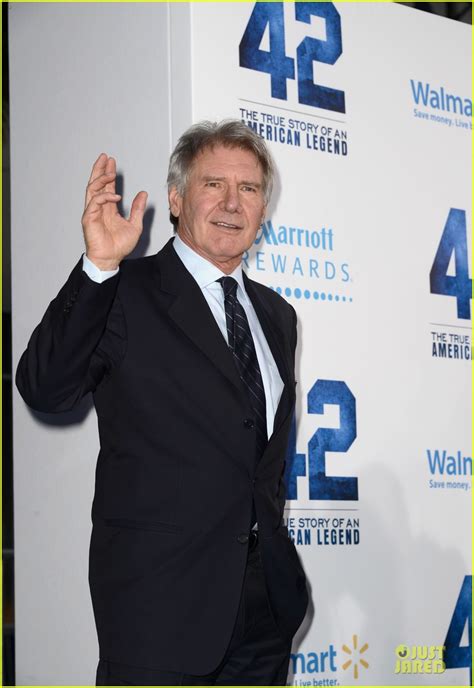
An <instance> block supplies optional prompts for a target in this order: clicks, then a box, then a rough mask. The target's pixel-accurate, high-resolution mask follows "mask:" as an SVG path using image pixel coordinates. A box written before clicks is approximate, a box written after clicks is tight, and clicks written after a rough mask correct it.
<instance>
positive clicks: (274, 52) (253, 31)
mask: <svg viewBox="0 0 474 688" xmlns="http://www.w3.org/2000/svg"><path fill="white" fill-rule="evenodd" d="M294 7H295V19H296V21H299V22H304V23H306V24H310V23H311V17H313V16H314V17H321V18H322V19H324V20H325V23H326V40H321V39H318V38H313V37H311V36H306V38H304V39H303V40H302V41H301V43H300V44H299V46H298V48H297V51H296V64H297V68H296V71H297V77H298V101H299V102H300V103H303V104H304V105H312V106H313V107H318V108H324V109H325V110H334V111H336V112H345V111H346V105H345V97H344V91H339V90H337V89H335V88H329V86H321V85H320V84H315V83H314V81H313V62H323V63H325V64H330V65H333V64H334V63H335V62H336V61H337V60H338V59H339V57H340V56H341V55H342V37H341V17H340V15H339V12H338V11H337V9H336V8H335V7H334V4H333V3H332V2H295V3H294ZM267 26H268V31H269V39H270V46H269V47H270V50H268V51H267V50H261V49H260V44H261V42H262V39H263V36H264V34H265V31H266V29H267ZM239 55H240V66H241V67H247V68H248V69H253V70H256V71H258V72H265V73H266V74H270V81H271V94H272V98H281V99H282V100H287V92H286V81H287V79H294V78H295V61H294V59H293V58H292V57H288V56H287V55H286V53H285V22H284V11H283V3H282V2H256V3H255V7H254V9H253V12H252V14H251V15H250V19H249V23H248V24H247V28H246V29H245V32H244V35H243V37H242V40H241V42H240V46H239Z"/></svg>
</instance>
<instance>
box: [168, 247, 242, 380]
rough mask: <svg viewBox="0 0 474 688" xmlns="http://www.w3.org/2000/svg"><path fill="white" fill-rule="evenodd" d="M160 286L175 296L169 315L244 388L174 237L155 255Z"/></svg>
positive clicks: (221, 369)
mask: <svg viewBox="0 0 474 688" xmlns="http://www.w3.org/2000/svg"><path fill="white" fill-rule="evenodd" d="M156 258H157V262H158V266H159V277H160V287H161V289H162V290H163V291H165V292H167V293H168V294H172V295H173V296H174V298H173V299H170V303H169V306H168V315H169V316H170V318H171V319H172V320H173V321H174V322H175V323H176V325H177V326H178V327H179V328H180V329H181V330H182V331H183V332H184V334H185V335H186V336H187V337H189V339H191V340H192V341H193V342H194V344H195V345H196V346H197V347H199V349H200V350H201V351H202V352H203V353H204V354H205V355H206V356H207V357H208V358H209V359H210V360H211V361H212V363H213V364H214V365H215V366H217V368H219V370H220V371H221V372H222V373H223V375H225V377H226V378H227V379H228V380H229V381H230V382H231V383H232V384H233V385H234V386H235V387H237V388H238V389H239V391H242V383H241V381H240V378H239V374H238V372H237V368H236V366H235V364H234V361H233V360H232V355H231V354H230V352H229V348H228V346H227V344H226V341H225V339H224V337H223V336H222V332H221V331H220V329H219V326H218V325H217V323H216V321H215V318H214V316H213V315H212V312H211V310H210V308H209V306H208V304H207V301H206V299H205V298H204V296H203V293H202V291H201V289H200V288H199V286H198V284H197V282H196V281H195V279H194V278H193V277H192V275H191V274H190V273H189V272H188V270H187V269H186V268H185V266H184V265H183V263H182V261H181V260H180V259H179V257H178V255H177V253H176V251H175V250H174V248H173V240H172V239H171V240H170V241H169V242H168V243H167V244H166V245H165V247H164V248H163V249H162V250H161V251H160V252H159V253H158V254H157V256H156Z"/></svg>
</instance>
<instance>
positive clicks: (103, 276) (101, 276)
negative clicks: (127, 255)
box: [82, 254, 119, 284]
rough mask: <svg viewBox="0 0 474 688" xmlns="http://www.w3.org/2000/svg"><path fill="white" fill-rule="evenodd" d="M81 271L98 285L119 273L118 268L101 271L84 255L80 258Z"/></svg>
mask: <svg viewBox="0 0 474 688" xmlns="http://www.w3.org/2000/svg"><path fill="white" fill-rule="evenodd" d="M99 262H100V261H99ZM82 269H83V270H84V272H85V273H86V275H87V276H88V277H89V278H90V279H91V280H92V281H93V282H97V283H98V284H102V282H105V281H106V280H108V279H110V278H111V277H114V276H115V275H116V274H117V273H118V271H119V268H118V266H117V267H116V268H114V269H112V270H102V269H101V268H99V266H98V265H96V264H95V263H94V262H93V261H92V260H91V259H90V258H89V257H88V256H87V255H86V254H84V255H83V257H82Z"/></svg>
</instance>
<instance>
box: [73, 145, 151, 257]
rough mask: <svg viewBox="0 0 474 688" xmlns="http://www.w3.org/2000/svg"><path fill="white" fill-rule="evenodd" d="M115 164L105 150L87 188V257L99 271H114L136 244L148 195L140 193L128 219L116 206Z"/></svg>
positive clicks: (84, 218)
mask: <svg viewBox="0 0 474 688" xmlns="http://www.w3.org/2000/svg"><path fill="white" fill-rule="evenodd" d="M115 178H116V163H115V160H114V158H110V157H109V156H108V155H107V154H106V153H101V154H100V155H99V157H98V158H97V160H96V161H95V163H94V165H93V167H92V172H91V176H90V178H89V183H88V185H87V189H86V202H85V210H84V213H83V215H82V227H83V230H84V239H85V242H86V255H87V257H88V258H89V259H90V260H91V261H92V262H93V263H94V264H95V265H96V266H97V267H98V268H99V269H100V270H114V269H115V268H116V267H118V265H119V264H120V262H121V261H122V260H123V258H125V256H127V255H128V254H129V253H131V251H133V249H134V248H135V246H136V245H137V242H138V239H139V238H140V235H141V233H142V229H143V214H144V212H145V208H146V201H147V196H148V194H147V193H146V191H140V192H139V193H137V195H136V196H135V198H134V199H133V202H132V207H131V209H130V215H129V217H128V219H125V218H124V217H122V215H120V213H119V211H118V209H117V202H118V201H119V200H120V196H119V194H117V193H115Z"/></svg>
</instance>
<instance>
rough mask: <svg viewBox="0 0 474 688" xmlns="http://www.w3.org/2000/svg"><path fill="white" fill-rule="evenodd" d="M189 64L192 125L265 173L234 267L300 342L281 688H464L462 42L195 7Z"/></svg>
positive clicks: (264, 7)
mask: <svg viewBox="0 0 474 688" xmlns="http://www.w3.org/2000/svg"><path fill="white" fill-rule="evenodd" d="M191 46H192V48H191V69H192V79H191V80H192V94H193V97H192V117H193V120H194V121H197V120H200V119H213V120H215V119H220V118H221V117H228V116H230V117H237V118H239V119H241V120H242V121H243V122H245V123H246V124H247V125H248V126H249V127H251V128H252V129H254V130H255V131H256V132H257V133H259V134H260V135H261V136H263V137H264V139H265V140H266V141H267V142H268V144H269V146H270V148H271V151H272V153H273V155H274V157H275V160H276V162H277V166H278V171H279V176H278V181H277V188H276V193H275V198H274V199H273V201H272V203H271V206H270V208H269V210H268V213H267V217H266V220H265V222H264V223H263V226H262V230H261V232H260V233H259V235H258V237H257V240H256V242H255V246H254V247H253V248H252V250H251V251H250V252H249V254H248V255H247V256H246V257H245V262H246V265H247V267H248V271H249V274H250V275H251V276H252V277H253V278H254V279H256V280H258V281H260V282H263V283H264V284H266V285H268V286H270V287H271V288H272V289H275V290H276V291H277V292H278V293H279V294H282V295H283V296H284V297H285V298H286V299H288V301H289V302H290V303H291V304H292V305H293V306H294V308H295V309H296V312H297V314H298V320H299V348H298V365H297V379H298V386H297V390H298V391H299V398H298V406H297V412H296V418H295V427H294V434H293V438H292V442H291V447H290V451H289V456H288V463H287V472H286V477H287V487H288V502H287V508H286V511H285V522H286V524H287V526H288V529H289V532H290V535H291V537H292V538H293V539H294V541H295V543H296V545H297V548H298V552H299V555H300V556H301V559H302V561H303V563H304V566H305V569H306V571H307V574H308V577H309V581H310V586H311V597H312V605H311V609H310V611H309V613H308V616H307V618H306V620H305V622H304V625H303V628H302V629H301V631H300V632H299V634H298V637H297V638H296V639H295V643H294V646H293V654H292V661H291V664H290V669H291V673H290V676H289V678H288V683H289V684H290V683H291V684H294V685H298V686H305V685H306V686H310V685H319V686H331V685H340V684H347V685H352V684H354V685H356V684H365V685H370V684H430V685H465V684H467V683H468V681H469V667H470V665H471V533H470V523H471V518H470V508H471V507H470V505H471V471H472V462H471V450H470V405H469V404H470V365H471V333H470V328H471V288H472V283H471V277H470V271H469V259H470V255H471V253H470V245H469V234H470V232H468V228H469V227H470V225H471V206H470V188H471V184H470V146H471V129H472V127H471V115H472V101H471V99H470V98H471V93H470V83H471V78H470V31H469V27H466V26H463V25H459V24H458V23H455V22H451V21H448V20H445V19H440V18H439V17H436V16H432V15H427V14H426V13H423V12H417V11H411V10H407V8H404V7H400V6H395V5H387V4H384V3H382V4H377V3H367V4H366V3H354V4H352V3H351V4H349V3H330V2H295V3H293V2H285V3H282V2H271V3H256V4H251V3H230V4H227V3H224V4H219V6H217V5H216V4H207V3H203V4H201V3H197V4H193V5H192V7H191ZM172 50H174V51H175V53H179V48H178V47H177V46H174V47H172Z"/></svg>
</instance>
